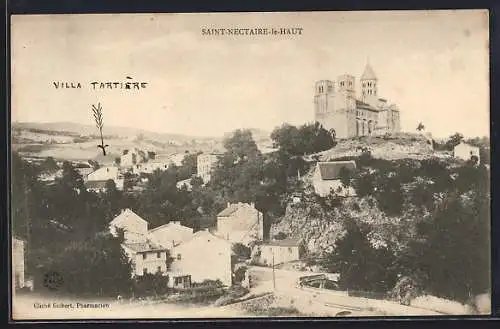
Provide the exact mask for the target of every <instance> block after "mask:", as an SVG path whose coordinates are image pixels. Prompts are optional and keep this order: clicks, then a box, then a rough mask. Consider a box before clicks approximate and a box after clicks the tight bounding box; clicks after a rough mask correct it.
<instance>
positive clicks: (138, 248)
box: [123, 242, 167, 253]
mask: <svg viewBox="0 0 500 329" xmlns="http://www.w3.org/2000/svg"><path fill="white" fill-rule="evenodd" d="M123 245H124V246H125V247H127V248H129V249H130V250H133V251H135V252H139V253H140V252H154V251H165V250H167V249H165V248H162V247H160V246H157V245H155V244H153V243H151V242H144V243H124V244H123Z"/></svg>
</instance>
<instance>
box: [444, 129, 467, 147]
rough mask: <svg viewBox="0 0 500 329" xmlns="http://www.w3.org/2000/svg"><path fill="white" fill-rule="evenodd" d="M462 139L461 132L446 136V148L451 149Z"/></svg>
mask: <svg viewBox="0 0 500 329" xmlns="http://www.w3.org/2000/svg"><path fill="white" fill-rule="evenodd" d="M463 140H464V135H462V134H461V133H455V134H453V135H451V136H450V137H449V138H448V141H447V142H446V148H447V149H448V150H450V151H451V150H453V149H454V148H455V146H457V145H458V144H460V143H461V142H462V141H463Z"/></svg>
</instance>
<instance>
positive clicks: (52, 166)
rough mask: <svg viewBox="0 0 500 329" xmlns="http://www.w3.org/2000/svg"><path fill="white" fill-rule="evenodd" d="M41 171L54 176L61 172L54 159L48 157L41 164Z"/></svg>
mask: <svg viewBox="0 0 500 329" xmlns="http://www.w3.org/2000/svg"><path fill="white" fill-rule="evenodd" d="M40 170H41V172H43V173H48V174H53V173H55V172H56V171H58V170H59V165H58V164H57V162H56V160H54V158H53V157H47V158H46V159H45V160H44V161H43V162H42V163H41V164H40Z"/></svg>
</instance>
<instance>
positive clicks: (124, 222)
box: [109, 208, 149, 244]
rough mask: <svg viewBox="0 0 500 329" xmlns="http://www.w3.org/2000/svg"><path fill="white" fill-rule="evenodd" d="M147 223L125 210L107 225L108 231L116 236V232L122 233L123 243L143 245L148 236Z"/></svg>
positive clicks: (130, 211)
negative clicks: (120, 231)
mask: <svg viewBox="0 0 500 329" xmlns="http://www.w3.org/2000/svg"><path fill="white" fill-rule="evenodd" d="M148 225H149V223H148V222H147V221H145V220H144V219H142V218H141V217H140V216H138V215H137V214H136V213H134V212H133V211H132V210H130V209H128V208H127V209H125V210H123V211H122V213H121V214H120V215H118V216H116V217H115V218H114V219H113V220H112V221H111V222H110V223H109V231H110V233H111V234H112V235H114V236H117V235H118V231H119V230H122V231H123V233H124V240H125V243H129V244H132V243H144V242H146V240H147V236H148Z"/></svg>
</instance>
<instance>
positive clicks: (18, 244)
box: [12, 237, 25, 290]
mask: <svg viewBox="0 0 500 329" xmlns="http://www.w3.org/2000/svg"><path fill="white" fill-rule="evenodd" d="M24 262H25V256H24V241H23V240H20V239H17V238H15V237H13V238H12V280H13V282H12V283H13V288H14V289H13V290H15V289H20V288H23V287H24Z"/></svg>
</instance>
